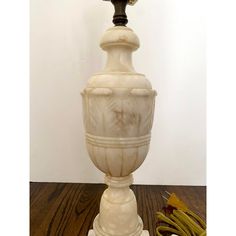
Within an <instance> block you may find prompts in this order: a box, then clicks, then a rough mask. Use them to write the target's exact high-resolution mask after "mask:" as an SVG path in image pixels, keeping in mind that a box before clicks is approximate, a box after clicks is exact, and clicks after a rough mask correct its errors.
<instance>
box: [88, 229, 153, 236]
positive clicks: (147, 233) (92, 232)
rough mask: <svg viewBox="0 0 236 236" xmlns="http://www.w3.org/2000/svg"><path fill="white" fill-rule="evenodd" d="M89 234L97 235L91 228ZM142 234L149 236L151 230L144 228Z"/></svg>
mask: <svg viewBox="0 0 236 236" xmlns="http://www.w3.org/2000/svg"><path fill="white" fill-rule="evenodd" d="M88 236H96V235H95V233H94V231H93V230H92V229H91V230H89V232H88ZM141 236H149V232H148V231H147V230H143V232H142V234H141Z"/></svg>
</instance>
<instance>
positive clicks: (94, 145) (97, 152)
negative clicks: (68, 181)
mask: <svg viewBox="0 0 236 236" xmlns="http://www.w3.org/2000/svg"><path fill="white" fill-rule="evenodd" d="M100 46H101V48H102V49H103V50H105V51H106V52H107V63H106V66H105V68H104V69H103V70H102V71H101V72H100V73H97V74H95V75H93V76H92V77H91V78H90V79H89V81H88V83H87V86H86V88H85V89H84V91H83V92H82V93H81V94H82V97H83V114H84V125H85V130H86V134H85V137H86V145H87V149H88V153H89V156H90V158H91V160H92V161H93V163H94V165H95V166H96V167H97V168H98V169H99V170H101V171H102V172H104V173H105V176H106V177H105V182H106V184H107V185H108V188H107V189H106V190H105V191H104V193H103V195H102V198H101V203H100V211H99V214H98V215H97V217H96V218H95V220H94V224H93V229H94V232H93V233H94V235H96V236H141V235H144V231H143V222H142V219H141V218H140V217H139V216H138V214H137V202H136V198H135V195H134V193H133V191H132V190H131V189H130V188H129V186H130V185H131V184H132V182H133V178H132V174H131V173H132V172H133V171H135V169H137V168H138V167H139V166H140V165H141V164H142V163H143V161H144V159H145V157H146V155H147V153H148V149H149V144H150V139H151V128H152V123H153V115H154V107H155V96H156V92H155V90H153V89H152V86H151V84H150V82H149V81H148V80H147V79H146V78H145V76H144V75H143V74H140V73H137V72H136V71H135V69H134V67H133V65H132V56H131V55H132V52H133V51H135V50H136V49H137V48H138V47H139V39H138V37H137V36H136V34H135V33H134V32H133V31H132V30H131V29H130V28H127V27H124V26H117V27H112V28H111V29H108V30H107V31H106V32H105V34H104V35H103V37H102V40H101V43H100ZM147 234H148V233H147Z"/></svg>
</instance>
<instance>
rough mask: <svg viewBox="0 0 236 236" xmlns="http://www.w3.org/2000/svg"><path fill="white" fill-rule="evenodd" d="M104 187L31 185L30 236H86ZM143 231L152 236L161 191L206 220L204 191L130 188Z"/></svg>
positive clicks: (161, 203)
mask: <svg viewBox="0 0 236 236" xmlns="http://www.w3.org/2000/svg"><path fill="white" fill-rule="evenodd" d="M105 188H106V186H105V185H103V184H71V183H67V184H65V183H30V235H31V236H57V235H58V236H60V235H61V236H62V235H63V236H75V235H76V236H78V235H79V236H86V235H87V232H88V230H89V229H91V228H92V224H93V219H94V218H95V216H96V215H97V213H98V210H99V202H100V198H101V195H102V192H103V191H104V189H105ZM132 189H133V191H134V193H135V195H136V198H137V202H138V213H139V215H140V216H141V218H142V219H143V223H144V229H148V230H149V232H150V236H154V235H156V234H155V228H156V218H155V212H157V211H160V210H161V209H162V207H163V206H164V204H165V200H163V198H162V197H161V194H163V193H164V191H166V190H167V191H168V192H175V193H176V194H177V195H178V196H179V197H180V198H181V199H182V200H183V201H184V202H185V203H186V204H187V205H188V206H189V208H190V209H192V210H193V211H195V212H196V213H198V214H199V215H200V216H201V217H203V218H204V219H205V217H206V188H205V187H184V186H181V187H180V186H146V185H133V186H132Z"/></svg>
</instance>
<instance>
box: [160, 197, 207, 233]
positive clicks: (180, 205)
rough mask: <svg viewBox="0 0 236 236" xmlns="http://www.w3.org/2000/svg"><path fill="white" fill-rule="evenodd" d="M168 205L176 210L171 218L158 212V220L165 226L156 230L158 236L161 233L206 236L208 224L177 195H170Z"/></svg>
mask: <svg viewBox="0 0 236 236" xmlns="http://www.w3.org/2000/svg"><path fill="white" fill-rule="evenodd" d="M167 205H168V206H171V207H173V208H174V210H173V211H172V213H171V214H170V215H169V217H167V216H165V215H164V214H163V213H162V212H157V219H158V220H159V222H162V223H165V225H161V226H158V227H157V229H156V232H157V235H158V236H163V235H162V234H161V232H169V233H174V235H179V236H206V223H205V222H204V221H203V220H202V219H201V217H199V216H198V215H197V214H195V213H194V212H192V211H191V210H189V209H188V207H187V206H186V204H185V203H184V202H182V201H181V200H180V199H179V198H178V197H177V196H176V194H175V193H172V194H170V196H169V198H168V199H167Z"/></svg>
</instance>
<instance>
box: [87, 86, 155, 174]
mask: <svg viewBox="0 0 236 236" xmlns="http://www.w3.org/2000/svg"><path fill="white" fill-rule="evenodd" d="M154 97H155V92H154V91H153V90H150V89H126V88H112V89H111V88H91V89H86V90H85V92H84V123H85V127H86V131H87V133H86V143H87V148H88V152H89V155H90V157H91V159H92V161H93V163H94V164H95V165H96V166H97V168H99V169H100V170H101V171H103V172H104V173H106V174H108V175H111V176H117V177H118V176H127V175H129V174H130V173H132V172H133V171H134V170H135V169H137V168H138V167H139V166H140V165H141V164H142V162H143V161H144V159H145V157H146V155H147V153H148V149H149V143H150V138H151V136H150V131H151V128H152V122H153V112H154V101H155V100H154Z"/></svg>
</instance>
